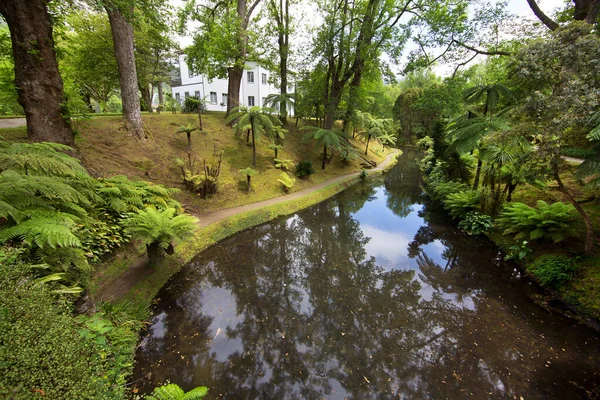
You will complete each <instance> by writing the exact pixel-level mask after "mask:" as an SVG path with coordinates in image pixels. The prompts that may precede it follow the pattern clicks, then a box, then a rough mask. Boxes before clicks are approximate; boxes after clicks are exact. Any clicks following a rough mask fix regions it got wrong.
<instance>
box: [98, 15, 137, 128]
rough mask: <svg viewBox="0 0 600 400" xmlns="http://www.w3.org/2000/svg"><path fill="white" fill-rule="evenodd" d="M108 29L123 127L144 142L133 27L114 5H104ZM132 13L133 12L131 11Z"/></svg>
mask: <svg viewBox="0 0 600 400" xmlns="http://www.w3.org/2000/svg"><path fill="white" fill-rule="evenodd" d="M104 8H105V9H106V12H107V14H108V20H109V22H110V29H111V31H112V37H113V43H114V49H115V58H116V60H117V68H118V70H119V83H120V85H121V99H122V100H123V119H124V122H125V127H126V128H127V130H128V131H129V133H131V135H132V136H133V137H134V138H136V139H138V140H146V138H147V137H146V132H144V125H143V123H142V114H141V109H140V98H139V96H138V80H137V71H136V67H135V56H134V53H133V26H132V25H131V24H130V23H129V22H128V21H127V19H126V18H125V16H124V15H123V13H122V12H121V10H119V9H118V8H117V6H115V5H110V3H109V4H105V6H104ZM131 12H133V10H131Z"/></svg>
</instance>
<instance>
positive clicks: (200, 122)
mask: <svg viewBox="0 0 600 400" xmlns="http://www.w3.org/2000/svg"><path fill="white" fill-rule="evenodd" d="M198 100H199V101H198V130H200V131H203V130H204V127H203V125H202V100H200V99H198Z"/></svg>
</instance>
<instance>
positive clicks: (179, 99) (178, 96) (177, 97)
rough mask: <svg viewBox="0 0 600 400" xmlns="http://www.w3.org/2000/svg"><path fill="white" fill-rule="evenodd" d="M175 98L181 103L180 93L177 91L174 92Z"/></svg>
mask: <svg viewBox="0 0 600 400" xmlns="http://www.w3.org/2000/svg"><path fill="white" fill-rule="evenodd" d="M175 100H177V102H178V103H179V104H181V95H180V94H179V93H175Z"/></svg>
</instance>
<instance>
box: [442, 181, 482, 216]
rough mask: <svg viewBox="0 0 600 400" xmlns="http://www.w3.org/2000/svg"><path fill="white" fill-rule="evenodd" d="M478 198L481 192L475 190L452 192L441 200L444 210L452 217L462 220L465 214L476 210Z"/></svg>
mask: <svg viewBox="0 0 600 400" xmlns="http://www.w3.org/2000/svg"><path fill="white" fill-rule="evenodd" d="M438 187H439V186H438ZM480 198H481V192H479V191H477V190H465V191H462V192H458V193H456V192H453V193H450V194H448V195H447V196H446V198H445V199H444V200H443V203H444V208H445V209H446V210H448V211H449V212H450V215H452V217H454V218H458V219H462V218H464V217H465V216H466V215H467V213H470V212H471V211H473V210H475V209H476V208H477V206H478V205H479V199H480Z"/></svg>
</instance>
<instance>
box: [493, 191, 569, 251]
mask: <svg viewBox="0 0 600 400" xmlns="http://www.w3.org/2000/svg"><path fill="white" fill-rule="evenodd" d="M576 219H577V212H576V211H575V208H574V207H573V206H572V205H571V204H565V203H561V202H556V203H553V204H548V203H546V202H545V201H543V200H538V202H537V208H533V207H529V206H528V205H526V204H523V203H512V204H508V205H506V206H505V207H504V209H503V210H502V213H501V214H500V217H499V218H498V219H497V220H496V222H497V224H498V226H499V227H500V228H501V229H504V234H505V235H507V234H514V235H515V239H516V240H541V239H546V238H547V239H551V240H552V241H554V242H555V243H556V242H560V241H562V240H564V239H565V237H567V236H569V235H572V234H573V233H574V231H573V225H572V223H573V221H574V220H576Z"/></svg>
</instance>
